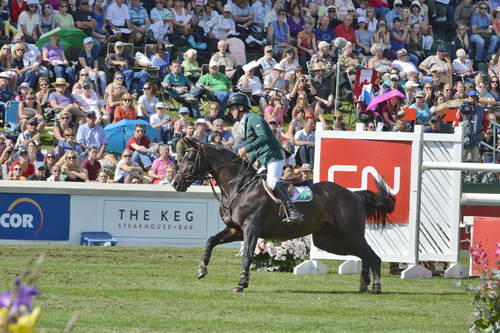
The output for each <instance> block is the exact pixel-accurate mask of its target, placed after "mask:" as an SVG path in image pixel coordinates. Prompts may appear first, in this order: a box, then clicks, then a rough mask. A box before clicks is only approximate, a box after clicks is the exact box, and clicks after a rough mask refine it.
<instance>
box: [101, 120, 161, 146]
mask: <svg viewBox="0 0 500 333" xmlns="http://www.w3.org/2000/svg"><path fill="white" fill-rule="evenodd" d="M137 124H141V125H145V126H146V133H145V135H146V136H147V137H148V138H149V139H151V141H157V140H158V138H159V136H160V133H159V131H158V130H155V129H154V128H153V127H151V125H150V124H149V123H148V122H147V121H144V120H141V119H139V120H120V121H119V122H117V123H113V124H109V125H108V126H106V127H105V128H104V133H106V138H107V140H108V145H107V146H106V151H108V152H113V153H122V152H123V151H124V150H125V146H126V145H127V141H128V140H129V139H130V138H131V137H132V136H133V135H134V129H135V126H136V125H137Z"/></svg>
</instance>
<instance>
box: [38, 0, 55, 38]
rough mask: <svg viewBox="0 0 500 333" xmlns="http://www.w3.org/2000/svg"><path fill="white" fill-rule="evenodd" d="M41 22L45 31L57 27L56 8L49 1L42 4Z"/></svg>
mask: <svg viewBox="0 0 500 333" xmlns="http://www.w3.org/2000/svg"><path fill="white" fill-rule="evenodd" d="M40 24H41V27H42V32H43V33H47V32H49V31H50V30H52V29H54V28H55V27H56V15H55V13H54V8H53V7H52V5H51V4H50V3H48V2H46V3H44V4H43V5H42V13H41V15H40Z"/></svg>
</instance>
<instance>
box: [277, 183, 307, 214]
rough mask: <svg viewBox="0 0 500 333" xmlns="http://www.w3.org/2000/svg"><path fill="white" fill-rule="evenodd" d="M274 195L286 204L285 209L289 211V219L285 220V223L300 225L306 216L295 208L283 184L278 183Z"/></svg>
mask: <svg viewBox="0 0 500 333" xmlns="http://www.w3.org/2000/svg"><path fill="white" fill-rule="evenodd" d="M274 193H276V194H277V195H278V198H279V199H280V200H281V201H282V202H283V203H284V204H285V207H286V209H287V210H288V218H286V219H283V222H287V223H299V222H302V221H303V220H304V216H303V215H302V213H301V212H299V210H298V209H297V207H295V205H294V203H293V201H292V198H290V194H289V193H288V190H287V189H286V187H285V186H284V185H283V184H281V183H277V184H276V186H275V187H274Z"/></svg>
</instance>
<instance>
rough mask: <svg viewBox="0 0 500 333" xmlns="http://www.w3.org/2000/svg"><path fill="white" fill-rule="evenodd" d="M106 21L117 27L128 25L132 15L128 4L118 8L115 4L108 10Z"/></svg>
mask: <svg viewBox="0 0 500 333" xmlns="http://www.w3.org/2000/svg"><path fill="white" fill-rule="evenodd" d="M106 20H109V21H110V22H111V23H113V25H115V26H117V27H123V26H125V25H126V21H127V20H130V14H129V12H128V7H127V5H126V4H122V5H121V7H118V5H117V4H116V2H113V3H112V4H111V5H109V6H108V9H106Z"/></svg>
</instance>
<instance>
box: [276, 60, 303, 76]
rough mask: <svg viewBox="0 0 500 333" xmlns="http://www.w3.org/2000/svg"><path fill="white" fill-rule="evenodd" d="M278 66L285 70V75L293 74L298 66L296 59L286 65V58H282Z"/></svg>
mask: <svg viewBox="0 0 500 333" xmlns="http://www.w3.org/2000/svg"><path fill="white" fill-rule="evenodd" d="M280 65H281V67H282V68H284V69H285V73H293V72H295V69H296V68H297V67H299V66H300V65H299V61H298V60H297V58H295V59H293V61H292V63H291V64H289V63H288V60H286V58H283V59H281V61H280Z"/></svg>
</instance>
